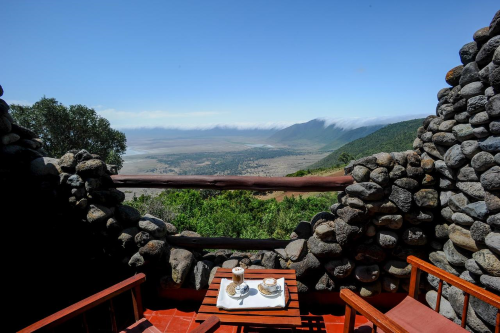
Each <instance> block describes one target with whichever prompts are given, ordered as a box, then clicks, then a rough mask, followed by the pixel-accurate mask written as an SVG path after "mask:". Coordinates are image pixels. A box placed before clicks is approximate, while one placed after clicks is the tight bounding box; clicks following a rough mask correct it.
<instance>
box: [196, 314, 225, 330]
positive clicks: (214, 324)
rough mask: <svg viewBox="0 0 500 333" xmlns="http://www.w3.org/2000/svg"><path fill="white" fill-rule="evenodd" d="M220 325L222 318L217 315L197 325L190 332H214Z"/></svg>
mask: <svg viewBox="0 0 500 333" xmlns="http://www.w3.org/2000/svg"><path fill="white" fill-rule="evenodd" d="M219 326H220V319H219V318H218V317H216V316H211V317H208V319H207V320H205V321H204V322H203V323H201V325H200V326H198V327H196V328H195V329H194V330H192V331H191V332H190V333H205V332H214V331H215V330H216V329H217V328H218V327H219Z"/></svg>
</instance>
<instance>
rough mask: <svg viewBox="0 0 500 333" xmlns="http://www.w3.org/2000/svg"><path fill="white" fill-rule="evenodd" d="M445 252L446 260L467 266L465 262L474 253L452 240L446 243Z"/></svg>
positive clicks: (453, 263)
mask: <svg viewBox="0 0 500 333" xmlns="http://www.w3.org/2000/svg"><path fill="white" fill-rule="evenodd" d="M443 252H444V254H445V255H446V260H448V262H449V263H450V264H452V265H455V266H461V267H463V266H465V262H466V261H467V260H468V259H469V258H470V257H471V255H472V253H471V252H469V251H466V250H464V249H462V248H460V247H457V246H455V245H454V244H453V242H452V241H451V240H448V241H447V242H446V243H444V246H443Z"/></svg>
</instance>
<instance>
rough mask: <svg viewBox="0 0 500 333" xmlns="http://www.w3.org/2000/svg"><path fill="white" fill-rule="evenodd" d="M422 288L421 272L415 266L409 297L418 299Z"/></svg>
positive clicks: (413, 267) (412, 268)
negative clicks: (419, 290)
mask: <svg viewBox="0 0 500 333" xmlns="http://www.w3.org/2000/svg"><path fill="white" fill-rule="evenodd" d="M419 288H420V270H419V269H418V267H416V266H415V265H413V266H412V267H411V277H410V290H409V292H408V296H410V297H413V298H414V299H418V289H419Z"/></svg>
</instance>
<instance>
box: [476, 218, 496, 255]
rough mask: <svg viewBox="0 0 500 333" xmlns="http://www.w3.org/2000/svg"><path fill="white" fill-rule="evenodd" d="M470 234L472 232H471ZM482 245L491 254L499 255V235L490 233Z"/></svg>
mask: <svg viewBox="0 0 500 333" xmlns="http://www.w3.org/2000/svg"><path fill="white" fill-rule="evenodd" d="M483 224H484V223H483ZM471 233H472V231H471ZM484 243H485V244H486V246H487V247H488V248H489V249H490V250H491V252H494V253H496V254H499V255H500V233H498V232H490V233H489V234H488V235H487V236H486V237H485V239H484Z"/></svg>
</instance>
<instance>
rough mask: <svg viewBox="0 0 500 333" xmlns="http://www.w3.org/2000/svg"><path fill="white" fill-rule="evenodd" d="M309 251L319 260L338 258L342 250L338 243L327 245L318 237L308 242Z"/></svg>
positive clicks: (311, 238)
mask: <svg viewBox="0 0 500 333" xmlns="http://www.w3.org/2000/svg"><path fill="white" fill-rule="evenodd" d="M307 246H308V248H309V251H310V252H311V253H312V254H314V255H315V256H316V257H318V258H328V257H333V258H334V257H338V256H339V255H340V254H341V252H342V248H341V247H340V245H339V244H337V243H325V242H323V241H321V240H320V239H319V238H317V237H316V236H311V237H310V238H309V240H308V241H307Z"/></svg>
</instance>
